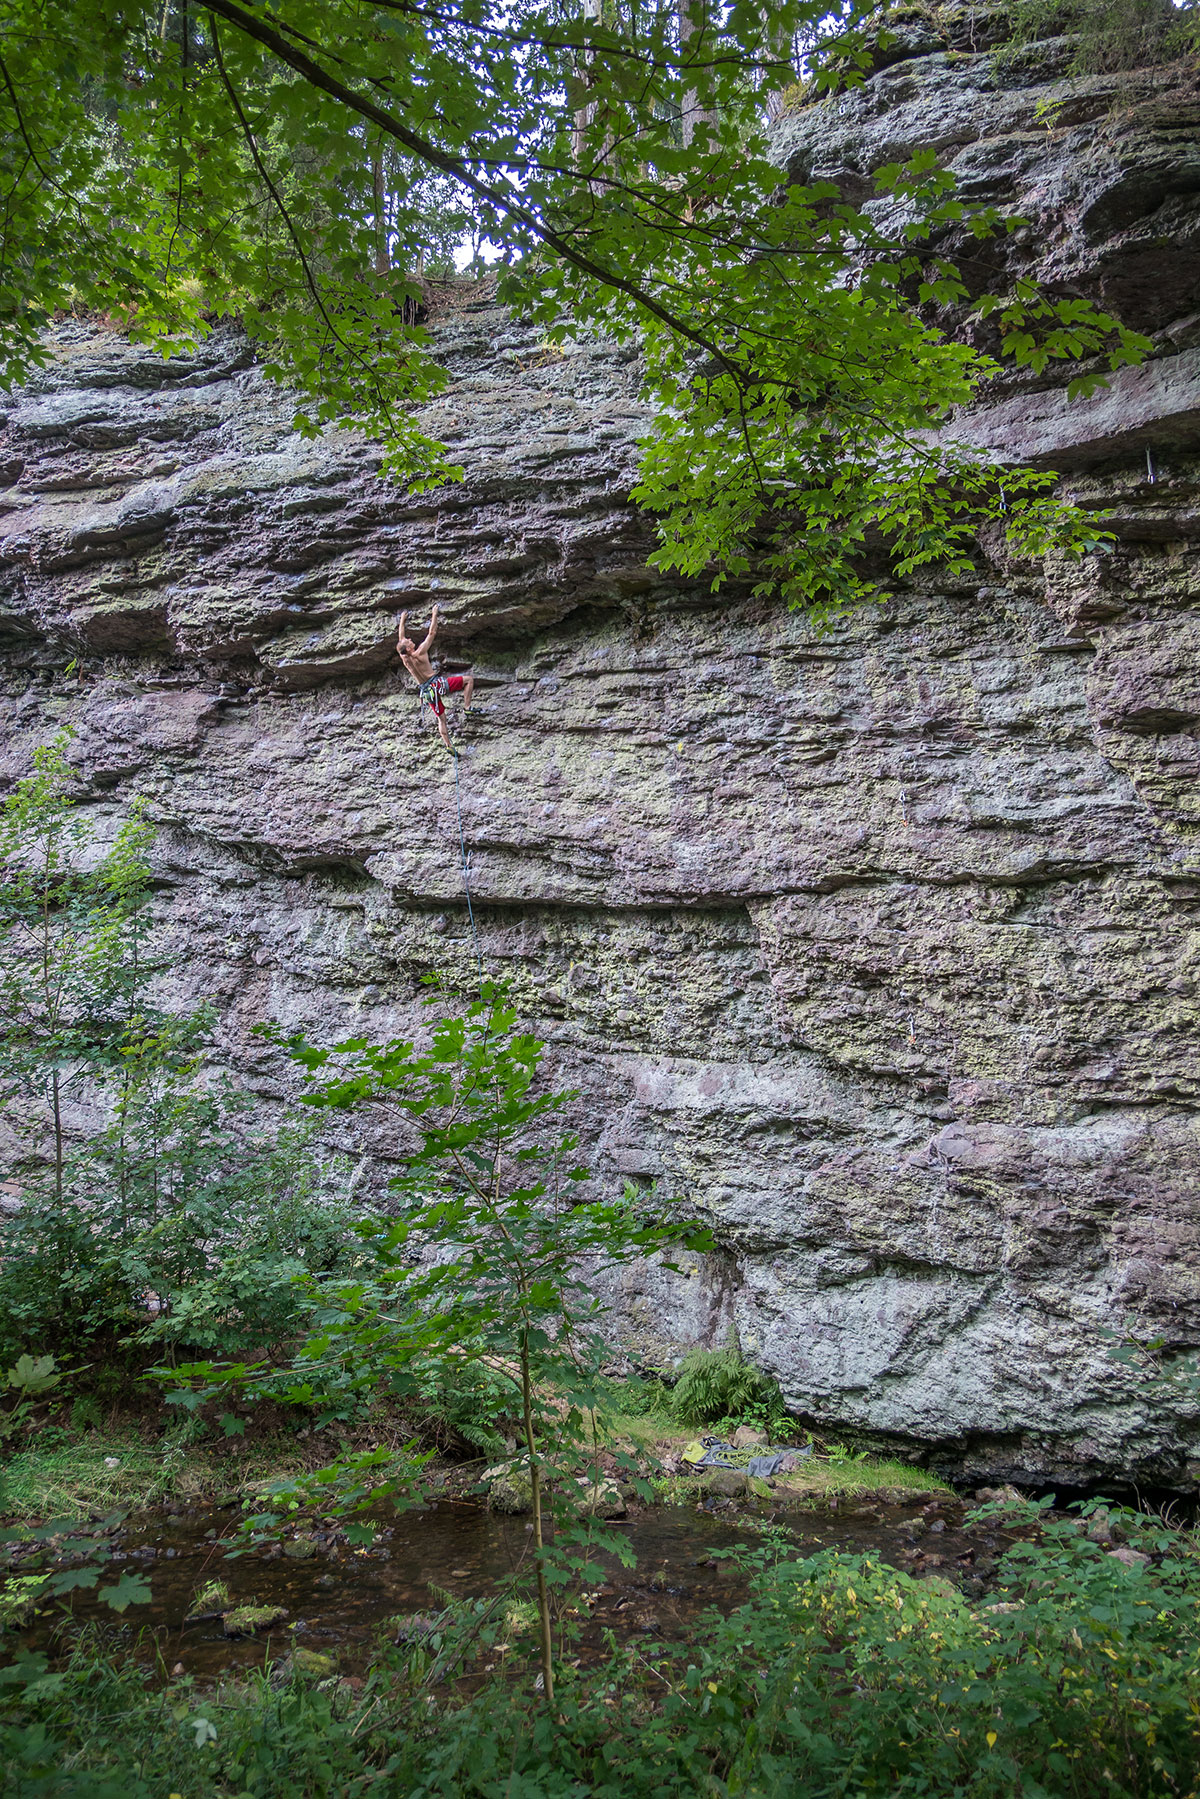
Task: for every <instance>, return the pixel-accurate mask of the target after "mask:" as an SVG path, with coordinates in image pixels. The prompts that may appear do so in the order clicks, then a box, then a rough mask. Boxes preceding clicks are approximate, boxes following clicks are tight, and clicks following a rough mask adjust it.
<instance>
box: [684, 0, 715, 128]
mask: <svg viewBox="0 0 1200 1799" xmlns="http://www.w3.org/2000/svg"><path fill="white" fill-rule="evenodd" d="M677 3H678V7H679V60H680V63H681V64H686V63H687V62H689V61H691V60H693V59H694V60H695V61H697V62H699V61H707V60H708V57H709V53H710V50H711V47H712V33H711V32H710V30H709V21H708V0H677ZM682 79H683V80H684V81H685V82H686V81H687V73H686V70H684V71H682ZM702 91H703V90H702V89H700V88H694V87H685V88H684V91H683V141H684V144H685V146H686V145H689V144H691V143H692V142H693V141H694V139H695V137H696V135H697V128H698V127H705V126H707V127H709V128H710V129H711V127H712V126H714V125H715V124H716V122H717V115H716V113H715V112H714V111H713V109H712V108H711V107H708V106H705V105H704V104H703V102H702V98H701V95H702ZM704 136H705V132H704V130H703V129H701V130H700V137H701V139H703V138H704Z"/></svg>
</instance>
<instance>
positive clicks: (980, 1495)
mask: <svg viewBox="0 0 1200 1799" xmlns="http://www.w3.org/2000/svg"><path fill="white" fill-rule="evenodd" d="M975 1497H976V1499H977V1500H978V1501H979V1503H980V1505H1001V1504H1006V1505H1024V1504H1025V1497H1024V1495H1023V1494H1022V1493H1019V1492H1018V1491H1017V1489H1016V1487H1013V1486H1007V1485H1006V1486H1003V1487H976V1489H975Z"/></svg>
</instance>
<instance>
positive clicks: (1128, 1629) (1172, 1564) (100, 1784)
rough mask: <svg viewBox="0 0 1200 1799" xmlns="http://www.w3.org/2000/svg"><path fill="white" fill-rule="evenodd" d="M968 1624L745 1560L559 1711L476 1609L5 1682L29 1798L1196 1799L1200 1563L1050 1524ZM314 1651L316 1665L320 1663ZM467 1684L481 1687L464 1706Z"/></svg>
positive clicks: (926, 1586) (575, 1688) (900, 1586)
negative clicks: (242, 1672)
mask: <svg viewBox="0 0 1200 1799" xmlns="http://www.w3.org/2000/svg"><path fill="white" fill-rule="evenodd" d="M1026 1522H1028V1523H1029V1524H1030V1525H1032V1524H1034V1523H1038V1524H1040V1532H1039V1535H1038V1537H1037V1539H1036V1540H1033V1541H1027V1540H1022V1541H1019V1542H1017V1543H1015V1544H1014V1545H1013V1546H1012V1548H1011V1549H1009V1551H1008V1552H1007V1554H1006V1555H1005V1557H1004V1559H1003V1562H1002V1564H1001V1591H1000V1593H999V1594H998V1595H996V1596H993V1597H992V1598H991V1599H990V1601H989V1603H987V1604H985V1605H981V1606H972V1605H971V1604H969V1603H968V1602H967V1601H966V1600H965V1599H964V1598H963V1597H962V1596H961V1595H960V1594H958V1593H956V1592H954V1591H952V1590H949V1589H947V1588H946V1587H945V1586H944V1585H943V1584H942V1583H936V1584H930V1583H923V1582H921V1581H919V1580H914V1579H912V1578H911V1577H909V1576H908V1575H905V1574H902V1573H897V1572H896V1571H895V1570H893V1569H890V1568H886V1567H883V1566H881V1565H880V1564H879V1563H877V1562H875V1561H874V1560H872V1559H870V1558H868V1557H862V1556H845V1555H841V1554H838V1553H835V1552H824V1553H822V1554H820V1555H817V1556H813V1557H811V1558H807V1559H804V1560H799V1561H795V1560H779V1561H776V1560H773V1557H774V1556H775V1555H776V1554H780V1553H782V1546H781V1545H769V1544H764V1546H763V1548H762V1549H760V1550H756V1551H754V1552H753V1553H752V1554H749V1555H746V1556H745V1557H744V1558H743V1559H745V1560H747V1561H748V1562H750V1564H751V1565H752V1567H753V1568H754V1569H755V1576H754V1581H753V1587H752V1598H751V1600H750V1602H749V1603H748V1604H747V1605H745V1606H743V1607H741V1608H740V1609H739V1610H737V1611H736V1612H734V1613H733V1614H732V1615H731V1616H730V1617H728V1618H723V1617H721V1616H719V1615H718V1614H716V1613H713V1614H710V1615H708V1616H707V1617H705V1618H704V1619H702V1620H701V1621H700V1625H699V1627H698V1629H697V1630H696V1633H695V1635H694V1638H693V1639H692V1640H691V1641H690V1642H689V1643H686V1644H683V1645H677V1646H668V1645H662V1644H647V1643H643V1644H640V1645H639V1646H638V1647H637V1648H636V1649H630V1650H628V1651H626V1652H622V1653H621V1654H616V1655H614V1656H613V1657H612V1658H611V1659H610V1660H609V1661H608V1662H607V1663H606V1664H605V1665H603V1666H601V1667H596V1666H594V1665H593V1666H590V1667H583V1668H578V1669H576V1668H572V1667H571V1666H570V1665H569V1645H564V1647H565V1648H567V1650H568V1654H567V1659H566V1660H565V1661H564V1662H563V1663H562V1665H561V1673H560V1675H559V1678H558V1682H557V1687H556V1702H555V1706H554V1709H553V1712H551V1711H549V1710H548V1709H547V1707H546V1706H545V1704H544V1702H543V1701H542V1699H541V1698H540V1697H539V1695H538V1693H537V1692H536V1690H535V1686H534V1678H533V1677H534V1669H533V1668H532V1667H531V1666H530V1665H529V1664H528V1663H527V1662H526V1661H525V1659H524V1652H523V1650H522V1648H521V1645H520V1643H519V1642H518V1643H514V1644H513V1645H512V1653H511V1654H510V1655H509V1657H508V1659H507V1660H505V1661H504V1662H503V1665H502V1667H501V1669H499V1670H497V1671H495V1672H492V1673H490V1674H488V1673H486V1672H483V1673H480V1674H479V1675H478V1676H476V1679H475V1680H474V1681H473V1682H470V1683H468V1684H467V1686H466V1687H464V1685H463V1683H461V1682H456V1679H455V1677H456V1676H457V1675H458V1674H459V1673H460V1672H462V1671H467V1672H470V1671H471V1670H472V1669H473V1668H476V1667H479V1666H480V1665H481V1664H482V1666H483V1667H484V1668H486V1666H487V1664H488V1663H489V1662H490V1663H493V1664H494V1663H495V1660H496V1651H495V1641H494V1638H495V1632H494V1631H493V1632H492V1635H491V1637H489V1636H488V1633H487V1631H486V1630H484V1629H482V1628H481V1622H480V1618H479V1617H478V1616H476V1615H475V1614H474V1613H472V1612H471V1610H470V1608H469V1607H464V1608H461V1615H458V1616H452V1615H450V1614H446V1615H445V1616H444V1617H443V1618H442V1619H441V1620H439V1622H438V1629H437V1631H436V1632H435V1633H434V1634H432V1635H431V1636H429V1637H428V1638H427V1639H425V1640H424V1641H422V1642H421V1643H420V1644H418V1645H413V1644H411V1643H410V1644H409V1645H407V1646H406V1647H404V1648H400V1649H398V1648H396V1647H395V1646H394V1645H381V1648H380V1652H379V1656H378V1659H377V1661H376V1664H375V1666H374V1668H373V1671H372V1673H371V1674H370V1676H369V1677H368V1679H367V1681H366V1683H365V1685H364V1684H363V1683H361V1682H352V1681H342V1680H339V1679H338V1677H337V1674H336V1672H334V1673H333V1674H332V1675H330V1674H329V1673H328V1671H327V1669H325V1667H324V1665H323V1664H322V1665H321V1668H320V1670H319V1674H318V1675H309V1676H308V1677H307V1678H306V1677H303V1676H300V1675H299V1674H298V1673H297V1672H295V1671H292V1672H290V1673H289V1671H288V1669H287V1667H286V1665H285V1666H284V1667H282V1668H280V1669H278V1670H276V1671H274V1673H272V1674H269V1675H268V1676H267V1677H259V1676H255V1677H253V1678H251V1679H249V1680H243V1681H238V1682H226V1683H224V1684H222V1685H221V1686H220V1687H219V1688H218V1689H217V1690H215V1691H205V1690H204V1689H202V1688H200V1687H198V1686H196V1685H195V1684H194V1683H193V1682H192V1681H191V1680H188V1679H178V1680H171V1679H169V1678H166V1677H165V1670H164V1671H163V1675H161V1676H160V1677H159V1678H158V1680H157V1681H155V1680H154V1679H151V1678H148V1677H147V1676H146V1674H145V1673H144V1672H143V1671H139V1670H137V1669H134V1668H133V1667H131V1666H129V1665H128V1664H126V1665H125V1666H123V1667H121V1666H117V1665H115V1664H114V1663H113V1662H112V1661H111V1660H107V1659H105V1658H104V1657H103V1656H102V1655H100V1654H99V1653H98V1650H97V1648H96V1646H93V1647H92V1648H91V1650H90V1651H89V1652H84V1651H80V1652H77V1653H76V1655H75V1657H74V1659H73V1660H72V1662H71V1663H70V1664H69V1665H68V1666H67V1667H65V1668H64V1669H62V1670H59V1671H50V1670H49V1669H47V1667H46V1666H45V1664H44V1663H40V1662H38V1661H37V1660H36V1659H34V1658H27V1659H26V1660H24V1661H23V1662H20V1663H18V1664H16V1665H15V1666H13V1667H10V1668H8V1669H5V1670H3V1671H0V1754H3V1755H4V1759H5V1762H6V1764H7V1767H8V1783H7V1785H6V1788H5V1790H6V1792H7V1793H8V1794H10V1795H11V1796H12V1799H35V1796H36V1799H85V1796H86V1799H160V1796H161V1795H165V1794H168V1793H173V1792H177V1793H180V1794H204V1795H207V1796H211V1799H235V1796H238V1799H242V1796H246V1795H248V1796H250V1799H260V1796H261V1799H301V1796H302V1795H303V1796H304V1799H334V1795H337V1796H338V1799H342V1796H346V1799H354V1796H357V1795H361V1794H365V1793H367V1792H373V1793H385V1794H393V1795H397V1796H398V1795H403V1796H404V1799H518V1796H519V1799H587V1796H592V1799H676V1796H677V1795H678V1796H679V1799H683V1796H684V1795H687V1796H689V1799H690V1796H691V1795H696V1794H710V1795H713V1796H714V1799H719V1796H721V1795H734V1794H740V1795H746V1796H747V1799H750V1796H754V1799H768V1796H776V1799H784V1796H785V1795H788V1796H793V1795H794V1796H796V1799H866V1796H868V1795H879V1796H880V1799H884V1796H885V1795H886V1796H887V1799H893V1796H896V1795H900V1796H907V1795H912V1796H913V1799H916V1796H917V1795H923V1796H926V1799H943V1796H944V1799H1012V1795H1015V1794H1020V1795H1022V1796H1025V1795H1028V1796H1030V1799H1101V1796H1103V1799H1185V1796H1190V1795H1192V1794H1194V1793H1195V1792H1196V1790H1197V1789H1196V1781H1197V1775H1198V1772H1200V1725H1198V1720H1200V1609H1198V1601H1200V1560H1198V1559H1197V1557H1196V1555H1195V1553H1194V1545H1193V1544H1192V1542H1191V1541H1190V1540H1189V1539H1188V1538H1186V1537H1183V1536H1180V1535H1179V1534H1177V1533H1172V1532H1169V1531H1167V1530H1166V1529H1165V1528H1163V1527H1161V1526H1159V1525H1158V1524H1157V1523H1156V1521H1153V1520H1146V1519H1141V1518H1133V1517H1130V1516H1129V1515H1125V1516H1124V1519H1123V1528H1122V1532H1121V1534H1123V1535H1125V1536H1126V1537H1127V1538H1128V1539H1129V1540H1130V1543H1131V1544H1132V1546H1133V1547H1134V1549H1135V1550H1136V1551H1137V1552H1139V1553H1138V1554H1135V1555H1134V1556H1133V1557H1132V1558H1130V1559H1131V1560H1132V1562H1133V1565H1128V1562H1125V1561H1121V1560H1118V1559H1116V1558H1114V1556H1113V1555H1112V1554H1110V1553H1109V1552H1108V1551H1107V1549H1106V1548H1105V1546H1104V1545H1103V1544H1099V1543H1096V1542H1093V1541H1091V1540H1090V1539H1089V1537H1088V1535H1087V1534H1086V1532H1085V1530H1084V1529H1083V1528H1082V1526H1081V1523H1080V1522H1079V1521H1077V1520H1062V1519H1053V1518H1048V1517H1047V1516H1046V1515H1045V1514H1038V1513H1037V1512H1036V1511H1035V1510H1034V1509H1033V1508H1028V1517H1027V1519H1026ZM299 1659H301V1660H302V1659H303V1658H299ZM468 1688H469V1689H470V1690H469V1691H468Z"/></svg>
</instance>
